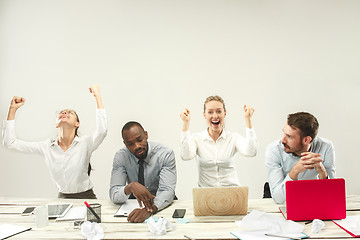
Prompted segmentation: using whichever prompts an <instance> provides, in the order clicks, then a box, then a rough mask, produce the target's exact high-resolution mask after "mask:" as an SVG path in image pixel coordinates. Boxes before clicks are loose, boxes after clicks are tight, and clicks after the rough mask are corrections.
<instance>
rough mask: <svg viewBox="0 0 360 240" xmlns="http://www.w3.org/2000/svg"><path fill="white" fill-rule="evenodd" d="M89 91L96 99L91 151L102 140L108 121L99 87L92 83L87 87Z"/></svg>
mask: <svg viewBox="0 0 360 240" xmlns="http://www.w3.org/2000/svg"><path fill="white" fill-rule="evenodd" d="M89 91H90V93H92V94H93V95H94V97H95V100H96V105H97V109H96V130H95V132H94V134H93V135H92V144H91V146H92V151H95V150H96V149H97V148H98V147H99V145H100V144H101V143H102V141H103V140H104V139H105V137H106V135H107V130H108V123H107V117H106V112H105V109H104V106H103V103H102V99H101V95H100V87H99V86H98V85H92V86H91V87H90V88H89Z"/></svg>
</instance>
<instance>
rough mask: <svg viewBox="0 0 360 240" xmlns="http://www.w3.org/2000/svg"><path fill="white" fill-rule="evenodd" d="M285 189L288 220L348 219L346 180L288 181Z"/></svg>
mask: <svg viewBox="0 0 360 240" xmlns="http://www.w3.org/2000/svg"><path fill="white" fill-rule="evenodd" d="M285 187H286V212H287V219H288V220H294V221H306V220H314V219H321V220H328V219H344V218H346V195H345V180H344V179H342V178H336V179H316V180H298V181H287V182H286V183H285Z"/></svg>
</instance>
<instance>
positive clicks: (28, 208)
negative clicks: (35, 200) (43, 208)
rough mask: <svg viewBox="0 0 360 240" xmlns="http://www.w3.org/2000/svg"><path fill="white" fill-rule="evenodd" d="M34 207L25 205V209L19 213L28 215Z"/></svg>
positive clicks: (32, 211)
mask: <svg viewBox="0 0 360 240" xmlns="http://www.w3.org/2000/svg"><path fill="white" fill-rule="evenodd" d="M34 209H35V207H27V208H25V210H24V211H23V212H22V213H21V215H22V216H28V215H31V214H33V213H34Z"/></svg>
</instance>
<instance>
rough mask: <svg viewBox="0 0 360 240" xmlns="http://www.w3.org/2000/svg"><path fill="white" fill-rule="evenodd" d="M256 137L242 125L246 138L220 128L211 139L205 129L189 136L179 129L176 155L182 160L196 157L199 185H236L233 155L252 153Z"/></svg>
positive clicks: (254, 151)
mask: <svg viewBox="0 0 360 240" xmlns="http://www.w3.org/2000/svg"><path fill="white" fill-rule="evenodd" d="M256 151H257V140H256V134H255V131H254V130H253V129H249V128H246V137H243V136H241V135H240V134H237V133H231V132H229V131H226V130H225V129H223V131H222V133H221V135H220V137H219V138H218V139H217V141H216V142H215V141H214V140H213V139H212V138H211V137H210V135H209V133H208V131H207V130H205V131H203V132H200V133H196V134H193V135H191V136H190V131H186V132H181V138H180V156H181V158H182V159H183V160H191V159H193V158H195V157H196V159H197V164H198V171H199V181H198V185H199V187H220V186H239V185H240V183H239V179H238V176H237V173H236V169H235V161H234V155H235V154H236V153H237V152H239V153H241V154H242V155H244V156H248V157H252V156H255V155H256Z"/></svg>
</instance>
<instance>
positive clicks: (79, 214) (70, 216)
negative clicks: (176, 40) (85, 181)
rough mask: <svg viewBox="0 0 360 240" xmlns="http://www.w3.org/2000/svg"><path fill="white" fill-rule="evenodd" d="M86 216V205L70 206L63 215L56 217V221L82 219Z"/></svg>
mask: <svg viewBox="0 0 360 240" xmlns="http://www.w3.org/2000/svg"><path fill="white" fill-rule="evenodd" d="M85 217H86V206H81V207H72V208H70V210H69V211H68V212H67V213H66V215H65V216H64V217H58V218H56V221H75V220H84V219H85Z"/></svg>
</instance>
